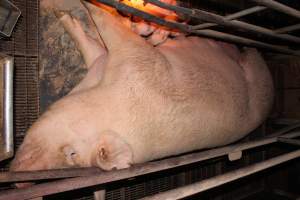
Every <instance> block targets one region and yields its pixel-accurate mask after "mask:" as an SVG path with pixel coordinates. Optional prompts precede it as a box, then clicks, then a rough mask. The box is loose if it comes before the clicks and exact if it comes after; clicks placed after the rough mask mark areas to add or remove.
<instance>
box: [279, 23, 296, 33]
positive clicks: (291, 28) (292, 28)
mask: <svg viewBox="0 0 300 200" xmlns="http://www.w3.org/2000/svg"><path fill="white" fill-rule="evenodd" d="M299 29H300V24H294V25H291V26H286V27H282V28H279V29H276V30H275V32H276V33H289V32H292V31H296V30H299Z"/></svg>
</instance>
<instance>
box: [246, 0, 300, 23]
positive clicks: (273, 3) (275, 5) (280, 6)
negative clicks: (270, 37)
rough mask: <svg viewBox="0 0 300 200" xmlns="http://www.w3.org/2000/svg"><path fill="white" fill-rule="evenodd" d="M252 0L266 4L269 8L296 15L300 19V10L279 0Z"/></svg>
mask: <svg viewBox="0 0 300 200" xmlns="http://www.w3.org/2000/svg"><path fill="white" fill-rule="evenodd" d="M252 1H254V2H256V3H258V4H259V5H263V6H266V7H268V8H271V9H273V10H277V11H279V12H282V13H285V14H287V15H290V16H293V17H296V18H298V19H300V11H298V10H296V9H294V8H291V7H289V6H286V5H284V4H282V3H279V2H276V1H273V0H252Z"/></svg>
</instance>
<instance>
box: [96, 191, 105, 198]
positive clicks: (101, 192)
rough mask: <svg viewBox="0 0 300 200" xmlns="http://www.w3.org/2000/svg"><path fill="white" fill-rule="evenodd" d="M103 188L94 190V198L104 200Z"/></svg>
mask: <svg viewBox="0 0 300 200" xmlns="http://www.w3.org/2000/svg"><path fill="white" fill-rule="evenodd" d="M105 193H106V191H105V190H98V191H95V192H94V200H105Z"/></svg>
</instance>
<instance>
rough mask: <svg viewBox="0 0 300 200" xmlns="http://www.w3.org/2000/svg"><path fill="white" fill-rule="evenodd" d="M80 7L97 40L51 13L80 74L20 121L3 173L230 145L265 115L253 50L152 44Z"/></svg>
mask: <svg viewBox="0 0 300 200" xmlns="http://www.w3.org/2000/svg"><path fill="white" fill-rule="evenodd" d="M85 6H86V7H87V9H88V11H89V13H90V15H91V17H92V18H93V20H94V22H95V25H96V27H97V31H98V32H99V35H100V36H101V39H100V38H99V39H98V40H97V41H96V40H92V39H91V38H89V36H87V35H86V34H85V33H84V31H82V30H81V26H80V23H79V22H78V21H77V20H76V19H74V18H72V17H71V16H69V15H68V14H67V13H64V12H57V13H56V14H57V16H58V17H59V20H60V21H61V23H62V24H63V25H64V27H65V29H66V30H67V31H68V32H69V33H70V35H71V36H72V38H73V39H74V40H75V41H76V43H77V46H78V48H79V50H80V51H81V53H82V55H83V58H84V60H85V62H86V64H87V67H88V69H89V72H88V74H87V75H86V77H85V78H84V79H83V80H82V82H81V83H80V84H79V85H77V87H76V88H74V89H73V91H71V92H70V94H68V95H67V96H65V97H64V98H62V99H61V100H59V101H58V102H56V103H54V104H53V105H52V106H51V107H50V109H49V110H48V111H47V112H45V113H44V114H43V115H42V116H41V117H40V118H39V120H38V121H37V122H35V123H34V125H33V126H32V127H31V128H30V129H29V131H28V133H27V134H26V137H25V140H24V142H23V144H22V145H21V146H20V148H19V150H18V152H17V154H16V157H15V159H14V161H13V162H12V165H11V170H12V171H26V170H41V169H54V168H66V167H79V166H80V167H88V166H98V167H100V168H102V169H105V170H111V169H113V168H117V169H121V168H126V167H129V166H130V165H131V164H134V163H142V162H146V161H150V160H153V159H158V158H163V157H166V156H170V155H176V154H180V153H184V152H189V151H193V150H196V149H203V148H211V147H216V146H220V145H226V144H229V143H231V142H234V141H237V140H239V139H240V138H242V137H244V136H245V135H247V134H248V133H249V132H250V131H252V130H253V129H255V128H256V127H258V126H259V125H260V124H261V123H262V122H263V120H265V118H266V117H267V114H268V112H269V110H270V107H271V105H272V98H273V86H272V80H271V76H270V73H269V71H268V69H267V66H266V64H265V62H264V60H263V59H262V57H261V56H260V54H259V53H258V52H257V51H256V50H255V49H251V48H244V49H243V50H242V51H239V50H238V49H237V48H236V47H235V46H233V45H229V44H226V43H222V42H216V41H213V40H209V39H205V38H199V37H184V36H180V37H177V38H175V39H167V40H166V42H164V43H163V44H161V45H158V46H157V47H154V46H153V45H151V44H149V43H148V42H146V41H145V39H143V38H142V37H140V36H139V35H137V34H135V33H134V32H132V31H131V30H130V29H129V28H126V27H125V26H124V25H123V24H122V23H121V22H120V20H119V19H118V18H117V17H116V16H112V15H110V14H109V13H107V12H105V11H103V10H101V9H99V8H97V7H95V6H93V5H92V4H88V3H86V5H85Z"/></svg>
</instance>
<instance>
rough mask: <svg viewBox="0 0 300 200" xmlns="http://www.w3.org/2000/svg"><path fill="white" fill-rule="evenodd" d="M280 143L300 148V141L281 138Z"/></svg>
mask: <svg viewBox="0 0 300 200" xmlns="http://www.w3.org/2000/svg"><path fill="white" fill-rule="evenodd" d="M278 142H282V143H286V144H292V145H297V146H300V140H295V139H289V138H285V137H279V138H278Z"/></svg>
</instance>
